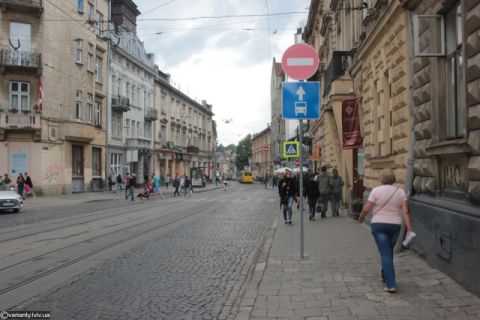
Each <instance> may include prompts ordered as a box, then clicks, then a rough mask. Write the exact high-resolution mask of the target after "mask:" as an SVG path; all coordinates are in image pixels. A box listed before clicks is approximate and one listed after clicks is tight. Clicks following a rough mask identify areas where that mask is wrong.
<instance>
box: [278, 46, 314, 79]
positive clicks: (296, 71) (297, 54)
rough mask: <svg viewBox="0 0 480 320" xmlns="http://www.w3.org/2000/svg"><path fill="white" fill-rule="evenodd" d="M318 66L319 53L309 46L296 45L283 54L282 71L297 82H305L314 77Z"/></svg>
mask: <svg viewBox="0 0 480 320" xmlns="http://www.w3.org/2000/svg"><path fill="white" fill-rule="evenodd" d="M318 64H319V60H318V56H317V53H316V52H315V49H313V48H312V47H311V46H309V45H308V44H304V43H297V44H294V45H293V46H290V47H289V48H288V49H287V50H286V51H285V52H284V53H283V57H282V69H283V71H284V72H285V74H286V75H288V76H289V77H290V78H292V79H295V80H305V79H308V78H310V77H311V76H313V75H314V74H315V72H317V70H318Z"/></svg>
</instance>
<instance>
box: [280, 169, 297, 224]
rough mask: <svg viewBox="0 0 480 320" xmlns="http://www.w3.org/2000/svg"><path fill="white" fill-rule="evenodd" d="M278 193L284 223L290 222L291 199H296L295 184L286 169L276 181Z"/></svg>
mask: <svg viewBox="0 0 480 320" xmlns="http://www.w3.org/2000/svg"><path fill="white" fill-rule="evenodd" d="M278 193H279V195H280V204H281V205H283V218H284V219H285V224H292V206H293V201H294V200H295V201H296V194H297V185H296V183H295V180H294V179H293V178H292V173H291V172H290V170H286V171H285V174H284V176H283V178H282V179H281V180H280V181H279V182H278Z"/></svg>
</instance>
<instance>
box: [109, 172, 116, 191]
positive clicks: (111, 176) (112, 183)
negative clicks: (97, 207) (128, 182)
mask: <svg viewBox="0 0 480 320" xmlns="http://www.w3.org/2000/svg"><path fill="white" fill-rule="evenodd" d="M114 176H115V173H114V172H113V169H112V168H110V171H109V172H108V177H107V180H108V182H107V184H108V191H113V185H114V184H115V181H114Z"/></svg>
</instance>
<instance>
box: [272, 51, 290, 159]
mask: <svg viewBox="0 0 480 320" xmlns="http://www.w3.org/2000/svg"><path fill="white" fill-rule="evenodd" d="M283 81H285V73H284V72H283V70H282V64H281V63H279V62H276V61H275V58H273V62H272V75H271V83H270V101H271V120H272V125H271V136H272V138H271V139H272V140H271V141H272V144H271V147H270V157H271V159H272V163H273V165H274V167H280V163H281V160H282V143H283V141H285V140H286V132H285V120H284V119H283V118H282V82H283Z"/></svg>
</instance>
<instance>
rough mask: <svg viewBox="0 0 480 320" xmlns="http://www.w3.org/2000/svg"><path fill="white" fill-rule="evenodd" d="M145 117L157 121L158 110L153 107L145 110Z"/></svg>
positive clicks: (147, 119)
mask: <svg viewBox="0 0 480 320" xmlns="http://www.w3.org/2000/svg"><path fill="white" fill-rule="evenodd" d="M144 118H145V120H146V121H155V120H157V119H158V111H157V110H155V109H152V108H149V109H147V110H145V115H144Z"/></svg>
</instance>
